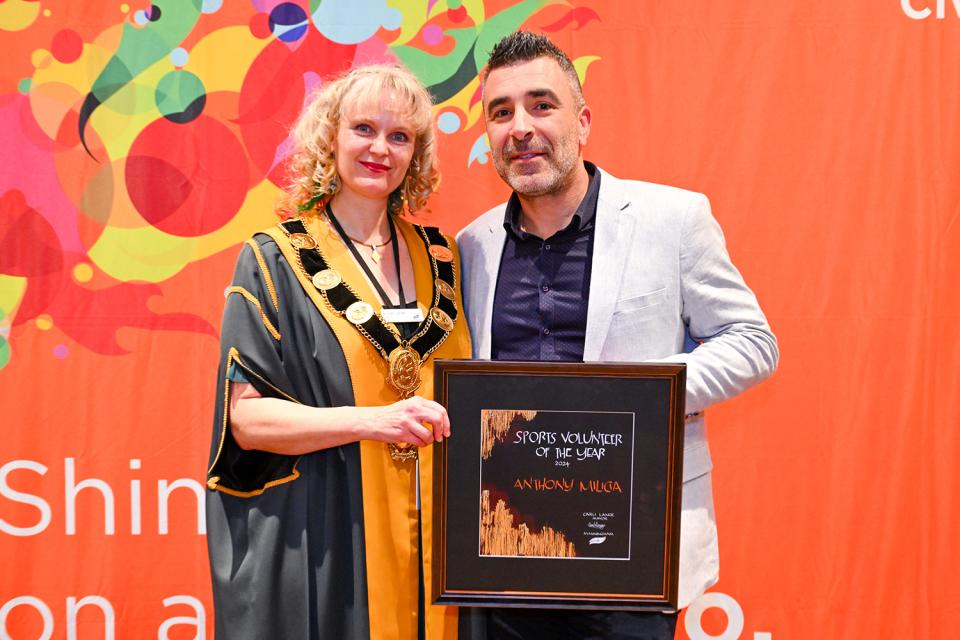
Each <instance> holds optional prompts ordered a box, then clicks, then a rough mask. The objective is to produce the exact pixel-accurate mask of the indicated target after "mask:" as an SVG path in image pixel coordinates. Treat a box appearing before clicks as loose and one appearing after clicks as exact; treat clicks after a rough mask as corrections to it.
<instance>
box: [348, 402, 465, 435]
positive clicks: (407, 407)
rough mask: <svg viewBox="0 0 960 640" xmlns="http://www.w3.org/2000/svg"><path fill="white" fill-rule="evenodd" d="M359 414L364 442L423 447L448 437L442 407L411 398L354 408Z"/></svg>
mask: <svg viewBox="0 0 960 640" xmlns="http://www.w3.org/2000/svg"><path fill="white" fill-rule="evenodd" d="M357 409H360V410H362V411H363V413H364V415H363V416H362V418H361V421H360V422H361V425H362V426H361V433H362V438H363V439H365V440H378V441H380V442H387V443H391V442H392V443H394V444H412V445H416V446H418V447H425V446H427V445H429V444H431V443H432V442H434V441H436V442H440V441H441V440H443V439H444V438H449V437H450V418H449V417H448V416H447V410H446V409H444V408H443V405H441V404H439V403H437V402H434V401H432V400H427V399H425V398H421V397H420V396H413V397H411V398H407V399H406V400H400V401H398V402H394V403H393V404H388V405H386V406H384V407H357Z"/></svg>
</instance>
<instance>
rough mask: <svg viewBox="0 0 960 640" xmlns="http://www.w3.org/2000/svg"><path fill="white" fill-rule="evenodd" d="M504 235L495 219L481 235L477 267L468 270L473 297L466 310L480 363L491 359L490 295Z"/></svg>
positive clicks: (475, 351)
mask: <svg viewBox="0 0 960 640" xmlns="http://www.w3.org/2000/svg"><path fill="white" fill-rule="evenodd" d="M506 233H507V232H506V230H505V229H504V228H503V216H502V215H501V216H499V217H497V216H494V219H493V221H492V223H491V224H490V225H489V226H488V227H487V228H486V229H485V230H483V231H482V232H481V234H480V247H481V252H480V255H479V256H477V258H478V260H477V261H478V264H476V265H472V268H471V270H470V285H469V290H470V293H471V294H472V295H470V299H469V302H468V307H469V308H468V309H467V311H468V316H469V318H470V327H471V329H472V330H473V348H474V354H473V355H474V357H475V358H479V359H481V360H489V359H490V349H491V335H492V330H493V294H494V292H495V291H496V288H497V274H499V273H500V257H501V255H502V254H503V242H504V240H505V239H506ZM491 279H492V280H491Z"/></svg>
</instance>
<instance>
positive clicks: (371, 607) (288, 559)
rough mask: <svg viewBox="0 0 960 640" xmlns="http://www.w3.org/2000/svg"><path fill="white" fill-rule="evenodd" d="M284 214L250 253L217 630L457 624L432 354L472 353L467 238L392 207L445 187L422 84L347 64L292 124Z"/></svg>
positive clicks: (222, 411)
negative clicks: (437, 586)
mask: <svg viewBox="0 0 960 640" xmlns="http://www.w3.org/2000/svg"><path fill="white" fill-rule="evenodd" d="M292 138H293V140H294V142H295V143H296V145H297V150H296V152H295V155H294V156H293V160H292V163H291V169H292V173H293V174H294V176H295V178H294V180H293V181H292V183H291V186H290V188H289V189H288V196H289V198H288V206H287V209H288V210H290V211H292V212H293V213H294V215H295V217H290V218H288V219H286V220H284V221H283V222H281V223H280V224H278V225H277V226H275V227H274V228H272V229H268V230H266V231H264V232H261V233H258V234H255V235H254V237H253V238H251V239H250V240H248V241H247V243H246V245H245V246H244V248H243V250H242V251H241V254H240V258H239V262H238V264H237V269H236V273H235V276H234V280H233V284H232V286H231V287H230V288H229V289H228V292H227V301H226V309H225V312H224V321H223V329H222V356H221V365H220V375H219V390H218V398H219V400H218V402H217V405H218V409H217V416H216V422H215V427H214V437H213V446H212V450H211V462H210V469H209V473H208V486H209V488H210V489H211V491H210V492H208V500H207V526H208V540H209V551H210V560H211V567H212V576H213V587H214V603H215V609H216V635H217V637H218V638H230V640H237V639H238V638H251V639H253V638H256V639H262V638H285V639H297V638H376V639H380V638H404V639H408V638H416V637H418V636H419V637H427V638H441V637H455V635H456V626H457V617H456V610H454V609H449V608H445V607H436V606H430V605H429V604H428V603H429V594H430V575H431V572H430V561H429V560H430V549H431V539H430V514H431V509H432V501H431V495H430V489H431V487H432V477H431V469H432V450H431V447H430V445H431V444H432V443H434V442H439V441H441V440H442V439H443V438H445V437H448V436H449V435H450V424H449V421H448V419H447V415H446V412H445V410H444V408H443V407H442V406H441V405H439V404H437V403H435V402H433V401H432V400H431V397H432V393H433V381H432V374H433V364H432V362H431V361H432V359H433V358H460V357H469V354H470V338H469V333H468V331H467V328H466V324H465V319H464V317H463V314H462V313H461V309H462V301H461V299H460V293H459V291H460V283H459V266H458V261H457V260H458V259H457V255H456V246H455V245H454V242H453V240H452V239H451V238H449V237H444V236H443V235H442V234H441V233H440V232H439V231H437V230H436V229H430V228H423V227H419V226H415V225H411V224H409V223H407V222H405V221H403V220H401V219H400V218H398V217H396V215H395V214H398V213H401V212H407V213H412V212H414V211H417V210H418V209H421V208H422V207H423V205H424V204H425V201H426V199H427V197H428V196H429V195H430V193H431V192H432V191H433V189H434V188H435V187H436V185H437V183H438V181H439V180H438V173H437V169H436V164H437V163H436V157H435V144H434V133H433V127H432V113H431V103H430V98H429V95H428V94H427V92H426V90H425V89H424V88H423V86H422V85H421V84H420V83H419V82H418V81H417V79H416V78H415V77H414V76H413V75H412V74H410V73H409V72H408V71H406V70H404V69H401V68H398V67H393V66H369V67H363V68H357V69H354V70H352V71H350V72H348V73H347V74H345V75H344V76H342V77H341V78H339V79H336V80H334V81H332V82H329V83H325V84H324V85H323V86H322V87H321V89H320V90H319V92H318V93H317V94H316V95H315V97H314V98H313V99H312V101H311V102H310V104H309V105H308V106H307V107H306V109H305V110H304V112H303V114H302V115H301V116H300V119H299V121H298V122H297V124H296V125H295V127H294V129H293V132H292Z"/></svg>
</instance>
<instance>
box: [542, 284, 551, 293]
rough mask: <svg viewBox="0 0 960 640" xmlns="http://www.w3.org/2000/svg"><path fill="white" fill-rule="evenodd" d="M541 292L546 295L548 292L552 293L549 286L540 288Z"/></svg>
mask: <svg viewBox="0 0 960 640" xmlns="http://www.w3.org/2000/svg"><path fill="white" fill-rule="evenodd" d="M540 290H541V291H543V292H544V293H546V292H547V291H550V287H549V286H547V285H543V286H542V287H540Z"/></svg>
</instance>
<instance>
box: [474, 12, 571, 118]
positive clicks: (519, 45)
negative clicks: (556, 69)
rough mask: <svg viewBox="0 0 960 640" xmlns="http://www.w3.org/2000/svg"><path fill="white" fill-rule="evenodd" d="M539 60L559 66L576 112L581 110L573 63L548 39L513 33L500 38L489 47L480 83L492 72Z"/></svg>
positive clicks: (529, 34)
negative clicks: (565, 78)
mask: <svg viewBox="0 0 960 640" xmlns="http://www.w3.org/2000/svg"><path fill="white" fill-rule="evenodd" d="M543 57H547V58H553V60H555V61H556V63H557V64H558V65H560V69H561V70H563V72H564V74H566V76H567V78H568V79H569V80H570V88H571V90H572V91H573V96H574V99H575V100H576V102H577V108H578V109H579V108H581V107H583V105H584V104H585V102H584V99H583V89H582V88H581V86H580V77H579V76H578V75H577V70H576V69H574V67H573V62H571V61H570V57H569V56H567V54H566V53H564V52H563V49H561V48H560V47H558V46H557V45H555V44H554V43H553V41H552V40H550V38H548V37H547V36H545V35H542V34H539V33H531V32H529V31H514V32H513V33H511V34H509V35H507V36H504V37H503V39H502V40H500V42H498V43H497V44H495V45H494V46H493V50H492V51H491V52H490V59H489V60H487V70H486V71H485V72H484V74H483V81H484V83H486V81H487V78H488V77H490V72H491V71H493V70H494V69H499V68H501V67H510V66H513V65H515V64H521V63H524V62H530V61H531V60H536V59H537V58H543Z"/></svg>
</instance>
